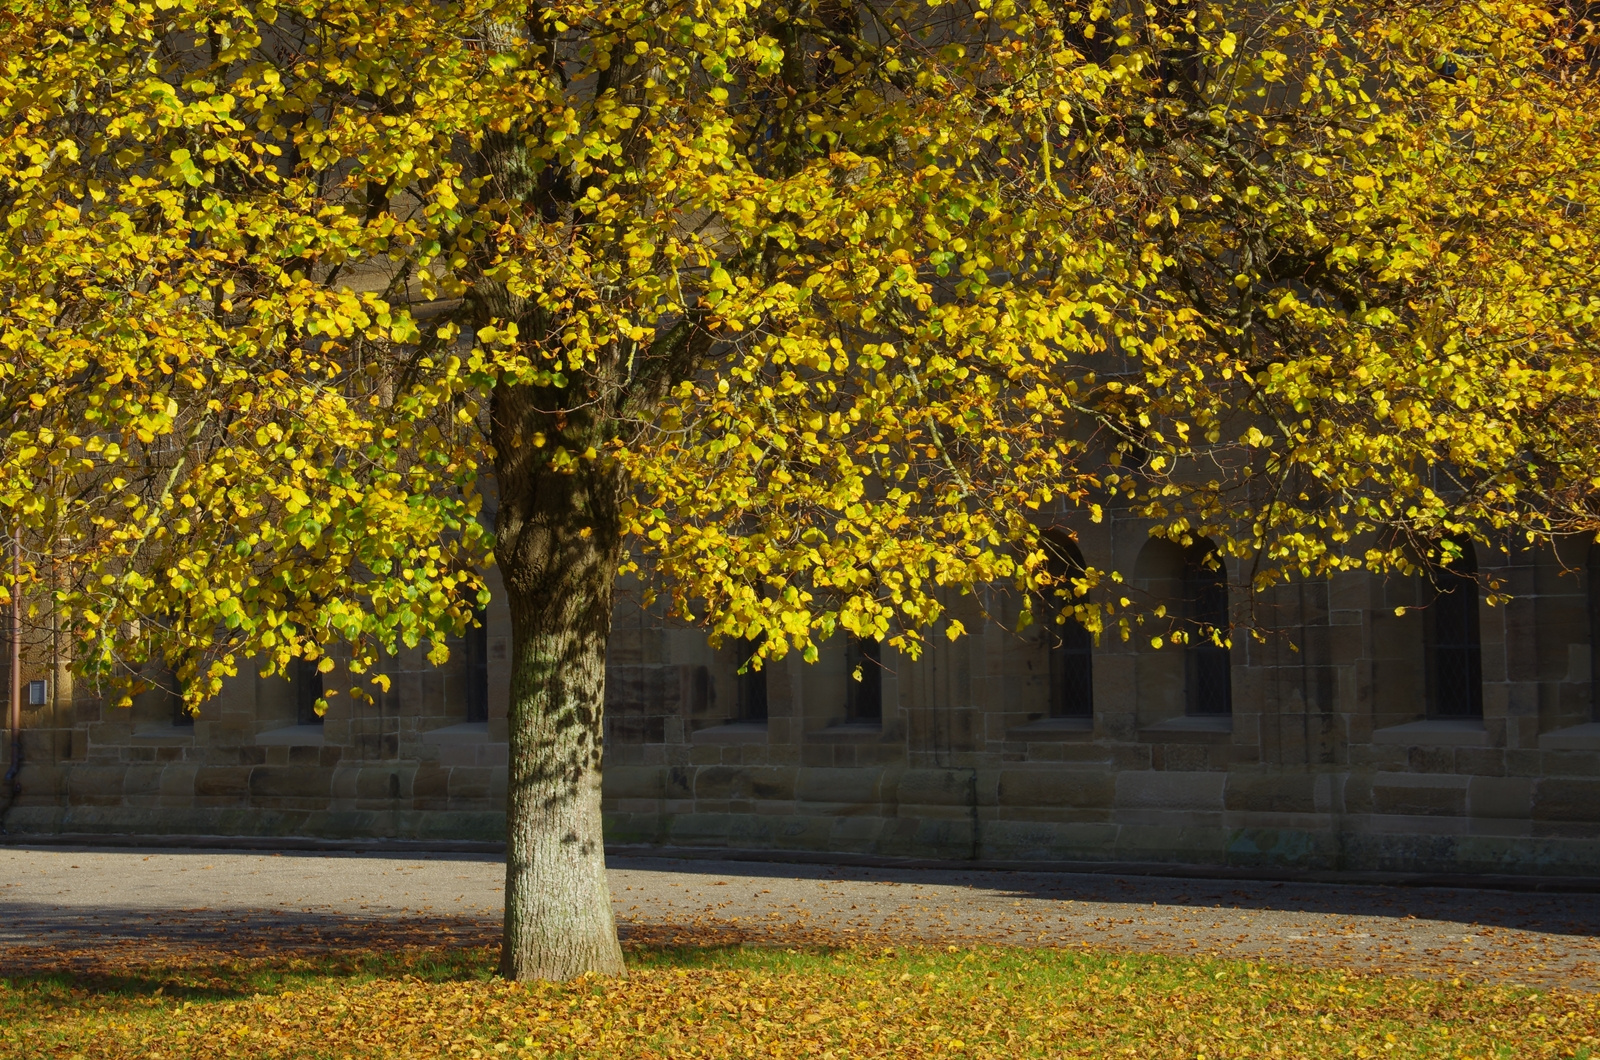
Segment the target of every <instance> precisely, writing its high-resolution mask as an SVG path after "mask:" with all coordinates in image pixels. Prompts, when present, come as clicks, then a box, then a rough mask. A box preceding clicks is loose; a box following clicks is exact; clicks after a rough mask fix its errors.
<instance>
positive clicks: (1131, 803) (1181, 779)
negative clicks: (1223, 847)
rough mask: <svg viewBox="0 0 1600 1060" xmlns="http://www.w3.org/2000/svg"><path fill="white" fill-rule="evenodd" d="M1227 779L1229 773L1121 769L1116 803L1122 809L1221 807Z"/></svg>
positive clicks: (1118, 775) (1216, 808)
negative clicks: (1132, 770)
mask: <svg viewBox="0 0 1600 1060" xmlns="http://www.w3.org/2000/svg"><path fill="white" fill-rule="evenodd" d="M1227 780H1228V774H1226V773H1175V772H1163V771H1159V770H1152V771H1150V772H1148V773H1118V774H1117V781H1116V805H1117V807H1118V808H1119V809H1160V810H1221V809H1222V808H1223V799H1222V795H1223V790H1224V788H1225V787H1226V785H1227ZM1219 842H1220V840H1219Z"/></svg>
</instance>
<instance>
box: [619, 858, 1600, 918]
mask: <svg viewBox="0 0 1600 1060" xmlns="http://www.w3.org/2000/svg"><path fill="white" fill-rule="evenodd" d="M608 864H609V866H610V867H611V868H612V869H635V870H644V871H651V872H671V873H680V874H684V875H707V876H718V877H729V878H748V879H751V880H771V879H804V880H815V881H819V882H864V883H891V884H898V885H901V886H913V887H914V886H916V885H919V884H920V885H927V886H941V887H961V888H969V889H971V891H972V893H973V895H974V896H975V897H978V896H981V897H984V898H987V899H989V900H991V901H994V900H1005V901H1010V900H1015V899H1036V900H1046V901H1060V902H1065V901H1074V902H1086V903H1087V902H1099V903H1110V904H1126V905H1142V906H1149V905H1152V904H1154V905H1157V906H1174V907H1179V908H1185V909H1190V910H1204V909H1218V910H1222V909H1229V910H1232V909H1247V910H1257V911H1276V912H1297V913H1326V914H1333V915H1344V916H1369V917H1385V918H1393V919H1397V920H1405V919H1417V920H1434V921H1440V922H1448V923H1458V924H1463V925H1476V926H1494V927H1505V928H1515V929H1518V930H1522V931H1539V932H1546V933H1549V934H1554V935H1570V936H1577V937H1593V936H1597V935H1600V894H1595V893H1590V892H1587V891H1575V892H1572V893H1555V892H1542V891H1540V892H1532V891H1515V890H1505V889H1496V888H1492V887H1468V886H1459V885H1458V886H1427V885H1417V884H1406V885H1397V884H1368V883H1321V882H1299V881H1292V880H1288V881H1273V880H1250V879H1239V878H1234V879H1219V878H1207V877H1205V876H1203V875H1198V874H1197V875H1193V876H1161V875H1153V874H1152V875H1134V874H1113V873H1087V872H1031V871H1004V870H988V869H985V870H962V869H949V868H937V869H934V868H898V867H885V866H856V865H825V864H785V863H776V862H760V861H732V860H727V861H724V860H714V859H706V860H700V859H698V858H694V859H669V858H657V857H618V856H613V857H612V858H610V859H609V860H608ZM1547 882H1550V883H1552V884H1559V882H1560V881H1547ZM1580 882H1581V881H1574V886H1578V885H1579V883H1580Z"/></svg>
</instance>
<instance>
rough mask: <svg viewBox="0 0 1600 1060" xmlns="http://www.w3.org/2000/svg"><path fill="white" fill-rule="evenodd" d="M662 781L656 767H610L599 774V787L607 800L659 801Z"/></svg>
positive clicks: (661, 793)
mask: <svg viewBox="0 0 1600 1060" xmlns="http://www.w3.org/2000/svg"><path fill="white" fill-rule="evenodd" d="M663 779H664V778H663V776H662V770H661V769H660V768H658V767H656V766H612V767H610V768H608V769H607V770H605V772H604V773H602V774H601V787H602V792H603V794H604V795H605V797H606V798H608V799H659V798H661V797H662V796H663V793H664V791H665V787H664V784H663Z"/></svg>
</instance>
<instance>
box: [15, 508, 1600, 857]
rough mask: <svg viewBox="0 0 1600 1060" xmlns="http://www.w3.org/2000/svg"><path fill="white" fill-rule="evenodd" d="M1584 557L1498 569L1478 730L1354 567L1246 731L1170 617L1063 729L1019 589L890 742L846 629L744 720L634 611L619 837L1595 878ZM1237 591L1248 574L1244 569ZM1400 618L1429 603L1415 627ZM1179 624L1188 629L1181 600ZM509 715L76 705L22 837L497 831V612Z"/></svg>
mask: <svg viewBox="0 0 1600 1060" xmlns="http://www.w3.org/2000/svg"><path fill="white" fill-rule="evenodd" d="M1078 540H1079V544H1080V546H1081V547H1082V551H1083V553H1084V554H1085V556H1086V557H1087V559H1088V560H1089V562H1091V563H1095V564H1101V565H1103V564H1108V563H1112V562H1114V563H1116V564H1117V565H1118V566H1119V567H1120V569H1124V570H1129V571H1132V572H1133V574H1134V577H1133V579H1132V582H1131V584H1130V586H1129V589H1128V591H1129V592H1130V593H1137V594H1144V595H1146V596H1148V597H1149V598H1150V600H1151V602H1158V601H1160V600H1163V599H1166V600H1168V601H1169V602H1170V600H1171V599H1172V598H1173V594H1174V593H1176V592H1178V591H1179V589H1178V587H1179V586H1181V584H1182V569H1181V564H1182V562H1183V560H1182V556H1181V554H1179V553H1174V551H1173V549H1172V547H1171V546H1167V545H1166V544H1165V543H1163V542H1151V541H1149V539H1148V538H1147V536H1146V534H1145V533H1144V531H1143V528H1142V527H1139V526H1137V525H1122V524H1119V523H1118V522H1117V520H1116V519H1115V518H1108V520H1107V521H1106V523H1104V524H1101V525H1098V526H1088V527H1083V528H1080V533H1079V538H1078ZM1585 562H1586V556H1585V555H1584V554H1583V549H1582V548H1578V549H1575V550H1574V554H1571V555H1569V554H1565V553H1563V554H1562V555H1552V554H1548V553H1544V554H1533V553H1526V552H1514V553H1504V554H1499V555H1485V556H1480V557H1479V564H1480V566H1481V568H1482V569H1483V571H1484V572H1485V574H1486V575H1489V576H1492V577H1495V578H1498V579H1500V580H1501V581H1502V582H1503V583H1504V584H1505V585H1506V587H1507V588H1508V589H1510V590H1511V591H1512V592H1513V593H1514V594H1515V599H1513V600H1512V602H1511V603H1510V604H1509V605H1506V606H1499V607H1490V606H1488V604H1487V603H1481V604H1480V606H1479V609H1478V619H1479V627H1480V640H1481V652H1482V661H1481V670H1482V717H1481V718H1443V717H1436V716H1433V715H1434V713H1435V712H1434V711H1432V710H1431V709H1430V702H1431V700H1430V697H1432V696H1434V695H1436V692H1435V691H1434V690H1433V689H1432V685H1431V684H1430V682H1433V681H1435V680H1436V679H1435V678H1430V676H1429V674H1430V672H1431V671H1430V668H1429V664H1428V652H1429V645H1430V632H1429V630H1430V625H1429V623H1430V621H1432V620H1431V619H1430V607H1432V600H1433V596H1432V590H1431V588H1430V586H1429V585H1428V584H1427V583H1426V582H1425V581H1424V580H1423V579H1403V578H1392V579H1387V580H1385V579H1378V578H1374V577H1370V576H1367V575H1347V576H1341V577H1339V578H1335V579H1333V580H1332V581H1330V582H1310V583H1299V584H1294V585H1290V586H1286V587H1282V588H1279V589H1277V590H1274V591H1272V592H1269V593H1267V594H1264V595H1260V596H1257V597H1255V598H1253V599H1251V598H1249V597H1248V595H1247V594H1244V593H1241V592H1239V591H1237V590H1235V593H1234V601H1233V602H1234V606H1235V609H1236V612H1240V617H1241V618H1242V617H1243V615H1242V609H1244V608H1251V609H1252V610H1253V614H1252V615H1251V618H1252V620H1253V621H1254V623H1255V624H1256V625H1257V626H1259V627H1263V628H1266V629H1268V630H1270V631H1271V632H1269V633H1268V634H1267V635H1265V636H1263V637H1262V638H1260V639H1255V638H1249V637H1240V638H1239V641H1238V643H1236V644H1235V645H1234V646H1233V648H1232V650H1231V655H1230V659H1231V681H1232V711H1231V713H1230V714H1227V715H1222V716H1207V715H1202V716H1196V715H1192V714H1189V713H1186V703H1187V702H1189V700H1187V699H1186V697H1185V694H1184V683H1185V681H1186V680H1188V676H1187V674H1188V671H1187V670H1186V668H1185V667H1186V663H1185V654H1184V651H1183V649H1181V648H1176V649H1175V648H1173V647H1171V646H1167V647H1164V648H1161V649H1159V650H1158V649H1156V648H1154V647H1152V646H1151V645H1150V643H1149V641H1150V639H1151V638H1152V637H1154V636H1157V635H1163V636H1166V637H1170V633H1171V629H1170V628H1168V625H1170V623H1169V624H1168V625H1163V623H1164V622H1166V620H1156V619H1150V620H1147V621H1146V623H1145V624H1144V625H1142V626H1136V627H1135V628H1134V629H1133V630H1132V631H1131V636H1130V638H1129V639H1128V640H1127V641H1123V640H1121V639H1119V638H1118V637H1117V636H1116V635H1115V634H1114V633H1112V634H1108V635H1106V636H1105V637H1103V638H1102V640H1101V642H1100V643H1099V644H1098V645H1097V646H1096V648H1095V650H1094V653H1093V656H1092V665H1093V697H1094V712H1093V716H1092V717H1090V718H1080V717H1052V716H1051V714H1050V703H1049V696H1050V681H1049V667H1050V661H1049V648H1048V646H1047V645H1046V643H1045V641H1044V630H1043V629H1040V628H1035V629H1033V630H1029V631H1024V632H1022V633H1020V634H1019V633H1016V632H1013V629H1012V627H1013V626H1014V624H1015V619H1016V613H1017V610H1018V607H1017V602H1016V601H1015V600H1014V599H1012V598H1009V597H1008V596H1006V595H1005V594H1003V593H998V592H995V593H989V594H985V595H982V596H978V597H966V598H958V599H953V600H952V601H950V604H951V608H952V614H953V616H954V617H958V618H960V619H961V620H962V621H963V623H964V624H965V625H966V626H967V628H968V629H969V630H971V631H973V633H972V635H971V636H969V637H966V638H963V639H961V640H958V641H956V642H954V643H951V642H948V641H947V640H946V639H945V638H944V637H942V636H940V635H938V633H937V632H935V633H934V635H932V636H931V637H930V638H929V642H928V650H927V652H926V654H925V655H924V656H923V657H922V658H921V659H920V660H918V661H916V662H911V661H909V660H907V659H904V658H899V657H896V656H895V655H894V653H893V652H892V651H890V650H889V649H887V648H885V649H884V653H883V667H884V670H883V674H882V700H883V716H882V719H881V721H878V722H872V721H864V720H861V719H858V718H851V717H849V716H847V713H846V710H845V702H846V698H847V689H848V687H849V680H850V679H849V673H848V668H847V662H846V649H845V644H844V642H843V640H842V638H836V639H835V640H834V641H832V642H830V643H828V644H826V645H824V648H823V651H822V657H821V659H820V660H819V661H818V662H817V663H816V664H814V665H809V666H808V665H805V664H802V663H800V662H799V661H798V660H797V659H793V658H791V659H786V660H783V661H781V662H778V663H775V664H772V665H770V666H769V667H768V668H767V670H766V671H765V679H766V685H767V696H766V702H767V717H766V718H765V719H752V718H741V717H740V716H739V713H738V711H739V706H738V699H739V697H738V696H737V695H736V691H735V690H736V687H737V683H738V677H737V669H738V664H739V662H740V658H739V651H738V649H737V648H735V647H734V646H733V645H724V646H723V647H721V648H718V649H713V648H711V647H710V646H709V645H708V644H707V643H706V640H705V638H704V636H703V635H702V634H700V633H699V632H697V631H695V630H692V629H682V628H675V627H674V626H672V625H671V624H670V623H668V622H666V621H665V620H664V619H663V618H662V617H661V616H660V615H657V614H652V613H650V612H648V611H646V610H644V609H642V608H640V607H638V606H636V605H635V604H634V603H633V602H632V600H631V597H630V595H629V594H628V593H626V592H624V593H623V594H622V596H621V601H620V602H619V605H618V612H617V618H616V624H615V626H614V630H613V635H612V645H611V668H610V671H609V678H608V680H609V691H608V703H607V719H606V777H605V802H606V812H607V827H608V839H609V840H610V841H612V842H614V843H618V844H649V845H658V846H673V847H696V846H697V847H708V848H738V849H744V850H770V851H811V852H827V851H837V852H850V853H858V854H873V855H881V856H903V857H918V858H940V859H956V860H959V859H968V858H981V859H985V860H991V861H1033V862H1041V861H1054V862H1066V861H1105V862H1111V861H1114V862H1159V863H1173V864H1179V863H1181V864H1189V865H1231V866H1240V867H1272V868H1293V867H1301V868H1306V869H1315V870H1379V871H1400V872H1492V873H1529V874H1549V875H1591V876H1595V875H1600V724H1596V722H1595V720H1594V717H1595V716H1594V713H1593V709H1594V708H1593V702H1592V698H1593V697H1592V693H1591V677H1590V674H1591V667H1590V650H1589V649H1590V643H1591V636H1592V634H1591V628H1590V627H1591V619H1590V614H1591V610H1592V609H1591V607H1590V604H1589V601H1590V595H1589V585H1588V578H1589V573H1588V571H1587V570H1586V569H1585ZM1229 575H1230V577H1231V580H1232V581H1233V582H1234V583H1238V582H1240V581H1241V580H1242V572H1240V571H1238V570H1236V569H1235V570H1230V571H1229ZM1397 607H1405V608H1407V610H1406V612H1405V613H1404V614H1401V615H1397V614H1396V613H1395V609H1396V608H1397ZM1171 610H1173V611H1174V612H1176V611H1177V610H1180V609H1179V608H1176V607H1173V608H1172V609H1171ZM487 654H488V659H489V664H488V665H489V688H490V699H489V719H488V721H487V722H483V723H470V722H467V721H466V720H464V719H465V713H464V711H465V705H464V704H465V698H466V696H465V692H464V690H463V682H464V680H466V677H465V676H464V672H463V670H462V668H461V666H460V664H459V661H457V662H453V663H452V664H451V665H449V666H447V667H445V668H443V669H435V668H432V667H429V666H428V665H427V664H426V663H425V662H424V661H423V660H421V658H420V654H416V655H414V656H407V657H403V658H402V659H400V660H397V661H396V662H395V664H394V665H393V666H392V667H391V668H390V669H391V671H392V672H393V673H394V674H395V676H396V682H395V685H394V689H393V691H392V692H391V693H390V695H389V696H387V697H385V698H384V699H383V700H382V701H381V702H379V703H377V704H376V705H373V706H370V707H359V708H358V707H356V706H355V705H353V704H352V702H351V701H350V699H349V698H348V697H337V696H336V697H335V698H334V700H333V703H332V705H331V707H330V710H329V713H328V716H327V718H326V720H325V721H324V722H323V723H322V724H321V725H312V726H306V725H297V724H294V721H295V719H294V716H293V700H294V696H293V689H292V688H291V687H290V686H289V685H288V684H287V683H285V682H282V681H280V680H277V679H274V680H264V679H258V678H253V677H246V678H241V679H240V680H238V681H236V682H234V683H233V684H231V685H230V686H229V688H228V690H227V692H226V694H225V695H224V696H223V697H221V698H220V699H219V700H218V701H217V702H215V703H213V704H208V705H207V706H206V708H205V709H204V710H203V711H202V713H201V716H200V717H199V719H197V720H196V721H195V722H194V723H193V724H192V726H184V725H174V724H173V721H172V715H171V709H170V704H169V703H165V702H162V701H159V700H158V699H151V698H149V697H146V699H145V700H143V701H141V702H140V703H138V704H136V705H135V707H134V708H133V709H132V710H117V709H114V708H110V707H106V706H103V705H102V704H101V703H99V702H98V701H96V700H94V699H93V698H91V697H88V696H86V695H83V694H81V690H80V694H79V695H77V696H76V697H67V698H65V699H63V700H61V702H62V704H63V705H60V706H55V705H52V706H47V707H43V708H37V709H34V710H32V711H31V712H30V713H29V715H28V719H27V730H28V735H27V750H26V756H25V764H24V769H23V771H22V780H23V795H22V798H21V799H20V800H19V801H18V803H17V805H16V806H15V807H12V808H11V809H10V810H9V812H8V814H7V816H6V818H5V823H6V827H7V828H8V829H10V830H11V831H12V832H17V831H48V832H125V831H133V832H145V833H160V834H170V833H195V834H248V835H290V834H293V835H312V836H327V837H334V836H340V837H345V836H360V837H368V836H370V837H404V838H421V839H487V840H495V839H498V838H500V836H501V834H502V832H503V817H502V813H501V807H502V805H503V800H504V792H505V783H506V770H505V709H506V703H505V695H506V693H505V687H506V682H507V680H508V677H509V661H508V659H507V655H508V640H507V629H506V619H505V615H504V613H503V611H500V610H494V609H492V610H491V612H490V615H489V633H488V638H487Z"/></svg>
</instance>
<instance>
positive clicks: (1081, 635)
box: [1050, 618, 1094, 718]
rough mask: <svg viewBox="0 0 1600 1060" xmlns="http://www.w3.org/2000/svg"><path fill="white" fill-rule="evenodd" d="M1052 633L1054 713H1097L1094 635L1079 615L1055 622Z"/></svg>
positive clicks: (1071, 715)
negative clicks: (1085, 626)
mask: <svg viewBox="0 0 1600 1060" xmlns="http://www.w3.org/2000/svg"><path fill="white" fill-rule="evenodd" d="M1050 636H1051V637H1052V638H1053V643H1052V645H1051V648H1050V715H1051V717H1056V718H1089V717H1093V716H1094V655H1093V651H1094V637H1093V636H1092V635H1091V634H1090V633H1089V631H1088V630H1086V629H1084V628H1083V624H1082V623H1081V622H1079V621H1078V620H1077V619H1076V618H1068V619H1067V620H1066V621H1065V622H1062V623H1052V624H1051V627H1050Z"/></svg>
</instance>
